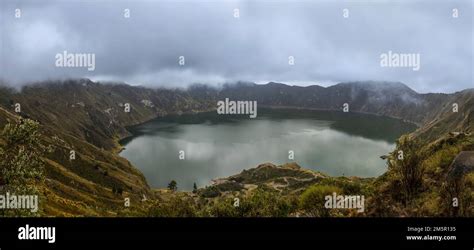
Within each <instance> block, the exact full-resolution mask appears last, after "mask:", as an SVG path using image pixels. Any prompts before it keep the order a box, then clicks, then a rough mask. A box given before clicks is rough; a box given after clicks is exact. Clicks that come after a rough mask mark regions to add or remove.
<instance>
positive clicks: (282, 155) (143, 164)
mask: <svg viewBox="0 0 474 250" xmlns="http://www.w3.org/2000/svg"><path fill="white" fill-rule="evenodd" d="M415 128H416V127H415V125H413V124H410V123H405V122H403V121H400V120H397V119H392V118H388V117H380V116H374V115H365V114H354V113H341V112H332V111H301V110H262V109H259V113H258V117H257V118H256V119H250V118H248V116H239V117H236V116H225V115H217V114H216V113H214V112H213V113H203V114H197V115H183V116H168V117H164V118H159V119H156V120H153V121H150V122H147V123H145V124H142V125H139V126H136V127H133V128H130V131H131V132H132V133H133V134H134V136H132V137H129V138H127V139H125V140H123V141H122V142H121V143H122V144H123V145H124V146H125V150H124V151H122V152H121V155H122V156H123V157H125V158H127V159H128V160H130V161H131V162H132V164H134V165H135V166H136V167H137V168H139V169H140V170H141V171H142V172H143V174H144V175H145V177H146V178H147V181H148V183H149V184H150V185H151V186H152V187H155V188H161V187H166V186H167V184H168V183H169V182H170V181H171V180H176V181H177V182H178V188H179V189H180V190H191V189H192V187H193V183H196V184H197V185H198V187H202V186H206V185H209V184H210V182H211V180H212V179H215V178H219V177H226V176H229V175H234V174H237V173H240V172H241V171H242V170H243V169H248V168H253V167H256V166H257V165H258V164H261V163H264V162H271V163H274V164H282V163H286V162H292V161H295V162H297V163H298V164H299V165H300V166H302V167H304V168H309V169H314V170H317V171H322V172H324V173H327V174H330V175H334V176H341V175H346V176H361V177H370V176H378V175H380V174H382V173H384V172H385V171H386V165H385V161H383V160H382V159H380V156H381V155H384V154H386V153H388V152H390V151H392V150H393V149H394V147H395V144H394V142H395V140H396V139H397V138H398V137H399V136H400V135H401V134H403V133H407V132H410V131H413V130H414V129H415ZM180 150H184V152H185V159H184V160H180V159H179V151H180ZM289 150H293V151H294V156H295V159H294V160H288V151H289Z"/></svg>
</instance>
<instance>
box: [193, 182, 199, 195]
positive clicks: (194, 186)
mask: <svg viewBox="0 0 474 250" xmlns="http://www.w3.org/2000/svg"><path fill="white" fill-rule="evenodd" d="M197 191H198V188H197V185H196V182H194V185H193V193H197Z"/></svg>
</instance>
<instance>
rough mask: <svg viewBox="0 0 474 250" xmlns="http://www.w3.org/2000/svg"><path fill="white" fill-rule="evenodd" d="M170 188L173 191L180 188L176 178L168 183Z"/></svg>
mask: <svg viewBox="0 0 474 250" xmlns="http://www.w3.org/2000/svg"><path fill="white" fill-rule="evenodd" d="M168 189H169V190H171V191H176V190H178V183H177V182H176V181H175V180H172V181H171V182H170V183H169V184H168Z"/></svg>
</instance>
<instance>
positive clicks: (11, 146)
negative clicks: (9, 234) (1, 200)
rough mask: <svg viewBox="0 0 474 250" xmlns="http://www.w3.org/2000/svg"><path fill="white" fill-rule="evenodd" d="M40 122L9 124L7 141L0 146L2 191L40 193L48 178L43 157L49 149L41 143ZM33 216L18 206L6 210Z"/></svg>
mask: <svg viewBox="0 0 474 250" xmlns="http://www.w3.org/2000/svg"><path fill="white" fill-rule="evenodd" d="M40 137H41V136H40V133H39V124H38V123H37V122H35V121H33V120H30V119H21V120H20V121H18V122H17V123H9V124H7V125H6V126H5V127H4V129H3V131H2V138H3V139H4V141H5V144H4V145H2V146H1V147H0V171H1V179H2V180H1V181H0V184H2V186H1V187H2V191H3V192H2V193H6V192H9V193H12V194H16V195H38V193H39V191H38V188H37V186H38V185H39V184H40V182H42V181H43V179H44V169H43V168H44V163H43V160H42V157H43V156H44V155H45V154H46V153H47V151H48V148H47V147H46V146H44V145H43V144H42V143H41V138H40ZM10 212H11V213H13V214H11V215H19V216H32V215H33V214H31V212H29V211H28V210H23V209H18V210H11V211H8V212H4V213H10Z"/></svg>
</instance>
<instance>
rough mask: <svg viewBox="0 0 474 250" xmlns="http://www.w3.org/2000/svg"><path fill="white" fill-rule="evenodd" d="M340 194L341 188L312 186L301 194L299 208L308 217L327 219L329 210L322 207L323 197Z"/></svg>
mask: <svg viewBox="0 0 474 250" xmlns="http://www.w3.org/2000/svg"><path fill="white" fill-rule="evenodd" d="M334 192H335V193H337V194H338V195H339V194H342V193H343V191H342V189H341V188H339V187H336V186H327V185H314V186H311V187H310V188H308V189H307V190H306V191H304V192H303V194H301V196H300V199H299V207H300V209H302V210H303V211H304V213H305V214H306V215H308V216H312V217H327V216H329V215H330V210H329V209H327V208H326V207H324V204H325V197H326V196H327V195H332V193H334Z"/></svg>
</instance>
